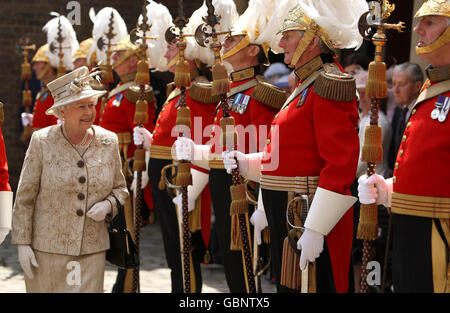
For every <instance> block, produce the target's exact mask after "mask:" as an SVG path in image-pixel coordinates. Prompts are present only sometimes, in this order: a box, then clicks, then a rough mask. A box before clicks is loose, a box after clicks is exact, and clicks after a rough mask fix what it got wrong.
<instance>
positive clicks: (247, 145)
mask: <svg viewBox="0 0 450 313" xmlns="http://www.w3.org/2000/svg"><path fill="white" fill-rule="evenodd" d="M255 79H256V77H252V78H249V79H246V80H243V81H239V82H232V83H231V90H233V88H236V87H238V86H240V85H242V84H244V83H247V82H249V81H252V80H255ZM254 90H255V87H251V88H249V89H247V90H245V91H242V92H240V93H241V94H243V95H245V96H249V97H250V95H251V94H252V93H253V91H254ZM235 96H236V95H235ZM232 98H233V97H232ZM229 100H231V99H229ZM277 112H278V110H277V109H275V108H272V107H269V106H268V105H266V104H264V103H262V102H259V101H258V100H256V99H254V98H251V97H250V99H249V102H248V104H247V107H246V109H245V111H244V112H243V113H242V114H241V113H239V112H234V111H232V110H230V116H232V117H234V122H235V126H236V131H237V133H238V145H237V150H238V151H241V152H242V153H246V154H247V153H254V152H261V151H263V150H264V147H265V145H266V140H267V136H268V134H269V131H270V125H271V122H272V120H273V117H274V115H275V114H276V113H277ZM222 117H223V111H222V106H220V107H219V110H218V112H217V114H216V117H215V118H214V128H213V134H212V137H211V138H212V140H211V150H210V152H211V153H214V154H216V155H217V156H219V155H220V159H221V154H222V152H223V151H224V149H225V147H223V146H221V144H220V137H221V133H222V130H221V128H220V119H221V118H222Z"/></svg>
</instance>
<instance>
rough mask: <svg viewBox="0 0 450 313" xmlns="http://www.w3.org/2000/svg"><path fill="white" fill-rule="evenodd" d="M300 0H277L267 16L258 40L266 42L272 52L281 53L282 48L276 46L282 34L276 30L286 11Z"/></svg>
mask: <svg viewBox="0 0 450 313" xmlns="http://www.w3.org/2000/svg"><path fill="white" fill-rule="evenodd" d="M299 2H300V0H282V1H277V4H276V7H275V10H274V11H273V12H272V15H271V16H270V18H269V22H268V23H267V25H266V27H265V28H264V29H263V30H262V31H261V34H260V35H259V37H258V42H261V43H262V42H267V43H268V44H269V46H270V48H271V50H272V51H273V52H274V53H283V49H281V48H280V47H279V46H278V43H279V42H280V39H281V36H282V34H278V30H279V29H280V27H281V25H282V24H283V22H284V18H285V17H286V16H287V14H288V12H289V11H290V10H291V9H293V8H294V7H295V6H296V5H298V4H299Z"/></svg>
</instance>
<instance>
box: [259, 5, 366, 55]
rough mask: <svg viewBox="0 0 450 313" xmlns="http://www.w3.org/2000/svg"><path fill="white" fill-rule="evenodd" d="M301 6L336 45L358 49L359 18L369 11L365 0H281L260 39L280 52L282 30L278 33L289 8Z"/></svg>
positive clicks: (359, 42) (359, 44) (360, 40)
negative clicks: (279, 44)
mask: <svg viewBox="0 0 450 313" xmlns="http://www.w3.org/2000/svg"><path fill="white" fill-rule="evenodd" d="M297 5H298V6H300V8H301V9H302V10H303V12H304V13H305V14H306V15H307V16H308V17H309V18H311V19H312V20H314V21H315V22H316V23H317V24H318V25H319V26H320V27H321V28H322V29H324V30H325V31H326V32H327V34H328V38H329V39H330V40H331V42H332V43H333V47H334V48H336V49H350V48H355V50H357V49H359V47H360V46H361V44H362V42H363V38H362V37H361V35H360V34H359V31H358V21H359V18H360V16H361V15H362V14H364V13H365V12H366V11H368V4H367V2H366V1H364V0H320V1H317V0H282V1H279V2H278V3H277V5H276V8H275V10H274V12H273V14H272V16H271V17H270V20H269V22H268V24H267V26H266V28H265V29H264V31H263V32H262V33H261V35H260V37H259V40H263V41H267V42H268V43H269V45H270V47H271V49H272V51H273V52H274V53H282V52H283V50H282V49H281V48H280V47H279V46H278V43H279V42H280V39H281V37H282V33H278V31H279V30H280V28H281V26H282V25H283V23H284V20H285V18H286V17H287V15H288V13H289V11H291V10H292V9H293V8H294V7H296V6H297Z"/></svg>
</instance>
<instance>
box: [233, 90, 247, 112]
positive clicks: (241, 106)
mask: <svg viewBox="0 0 450 313" xmlns="http://www.w3.org/2000/svg"><path fill="white" fill-rule="evenodd" d="M249 101H250V96H249V95H244V94H242V93H238V94H236V95H235V96H234V97H233V98H231V99H230V110H231V111H233V112H236V113H239V114H244V112H245V111H246V110H247V106H248V103H249Z"/></svg>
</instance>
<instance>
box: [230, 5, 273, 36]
mask: <svg viewBox="0 0 450 313" xmlns="http://www.w3.org/2000/svg"><path fill="white" fill-rule="evenodd" d="M276 5H278V2H277V1H276V0H250V1H249V2H248V7H247V9H246V10H245V11H244V13H242V15H241V16H239V18H238V20H237V21H236V23H235V24H234V25H233V33H241V32H246V33H247V34H248V36H249V39H250V42H251V43H258V44H261V43H262V42H259V41H258V38H259V36H260V34H261V33H262V31H263V30H264V29H265V28H266V26H267V23H268V22H269V18H270V15H271V14H272V12H273V10H274V9H275V6H276Z"/></svg>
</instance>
